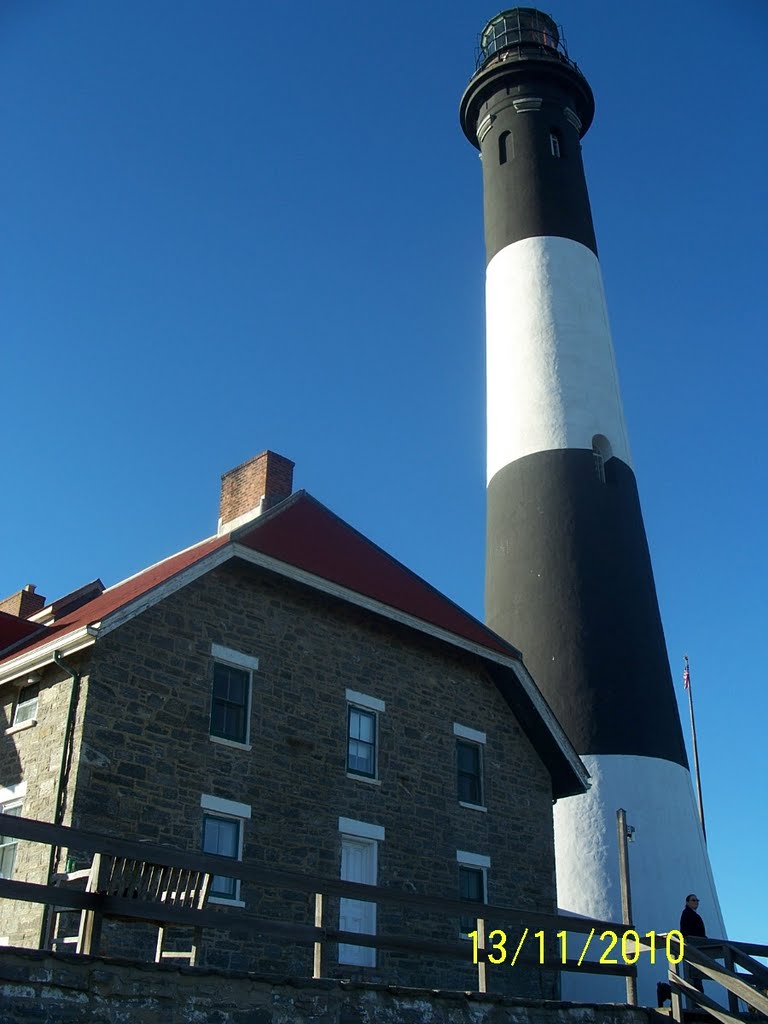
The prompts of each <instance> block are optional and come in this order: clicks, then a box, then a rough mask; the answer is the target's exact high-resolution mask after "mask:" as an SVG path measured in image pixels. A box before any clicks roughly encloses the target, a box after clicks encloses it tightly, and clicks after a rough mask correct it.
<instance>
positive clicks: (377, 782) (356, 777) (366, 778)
mask: <svg viewBox="0 0 768 1024" xmlns="http://www.w3.org/2000/svg"><path fill="white" fill-rule="evenodd" d="M347 778H348V779H354V780H355V782H367V783H368V785H369V786H380V785H381V779H371V778H369V776H367V775H357V774H356V773H355V772H350V771H348V772H347Z"/></svg>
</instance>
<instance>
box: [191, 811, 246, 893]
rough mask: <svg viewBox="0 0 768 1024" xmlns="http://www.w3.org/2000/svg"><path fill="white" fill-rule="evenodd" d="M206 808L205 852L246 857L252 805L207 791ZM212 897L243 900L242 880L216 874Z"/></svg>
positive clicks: (204, 821) (239, 857)
mask: <svg viewBox="0 0 768 1024" xmlns="http://www.w3.org/2000/svg"><path fill="white" fill-rule="evenodd" d="M200 805H201V807H202V808H203V853H215V854H217V855H218V856H219V857H231V858H232V860H242V859H243V831H244V826H245V822H246V820H247V819H249V818H250V816H251V808H250V805H249V804H241V803H237V802H236V801H235V800H222V799H221V797H215V796H209V795H207V794H203V796H202V797H201V798H200ZM210 898H211V899H212V900H213V901H214V902H216V901H217V900H225V901H227V902H231V903H234V902H237V903H239V902H240V881H239V879H237V878H228V877H227V876H226V875H214V876H213V878H212V880H211V890H210Z"/></svg>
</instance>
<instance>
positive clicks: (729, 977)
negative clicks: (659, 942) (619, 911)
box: [669, 937, 768, 1024]
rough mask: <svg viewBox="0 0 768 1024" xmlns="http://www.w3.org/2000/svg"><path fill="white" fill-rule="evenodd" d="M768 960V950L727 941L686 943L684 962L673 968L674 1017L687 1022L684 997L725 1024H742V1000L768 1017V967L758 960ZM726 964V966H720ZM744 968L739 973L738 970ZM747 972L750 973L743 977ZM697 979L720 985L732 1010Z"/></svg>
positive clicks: (752, 944)
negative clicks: (684, 1014) (761, 958)
mask: <svg viewBox="0 0 768 1024" xmlns="http://www.w3.org/2000/svg"><path fill="white" fill-rule="evenodd" d="M756 956H760V957H768V946H763V945H759V944H757V943H751V942H731V941H727V940H725V939H710V938H702V939H698V938H692V937H689V938H687V939H686V940H685V949H684V951H683V957H682V960H681V962H680V963H679V964H678V965H677V966H674V967H670V971H669V984H670V986H671V988H672V1016H673V1017H674V1019H675V1020H676V1021H678V1022H681V1021H682V1020H683V997H684V996H685V997H686V998H687V999H688V1000H689V1002H690V1003H691V1004H692V1005H693V1006H694V1007H697V1008H699V1009H701V1010H706V1011H707V1012H708V1013H710V1014H711V1015H712V1016H713V1017H715V1018H716V1019H717V1020H719V1021H722V1022H723V1024H742V1021H743V1018H742V1017H740V1016H739V1013H740V1008H739V1000H740V999H741V1000H743V1001H744V1002H745V1003H746V1004H747V1006H748V1007H749V1008H750V1010H751V1011H753V1012H754V1013H756V1014H758V1015H762V1016H764V1017H768V995H766V991H768V967H765V966H764V965H763V964H761V963H760V962H759V961H757V960H755V959H754V957H756ZM719 960H722V961H723V963H722V964H720V963H718V961H719ZM737 967H740V968H742V971H739V972H737V971H736V968H737ZM743 972H746V973H743ZM694 979H697V980H698V979H700V980H701V981H706V980H710V981H716V982H717V983H718V984H719V985H722V986H723V988H724V989H725V990H726V992H727V993H728V1007H727V1008H726V1007H724V1006H721V1005H720V1003H718V1002H717V1001H716V1000H714V999H713V998H712V997H711V996H710V995H707V994H706V993H704V992H702V991H701V990H700V989H699V988H697V987H696V985H695V984H694Z"/></svg>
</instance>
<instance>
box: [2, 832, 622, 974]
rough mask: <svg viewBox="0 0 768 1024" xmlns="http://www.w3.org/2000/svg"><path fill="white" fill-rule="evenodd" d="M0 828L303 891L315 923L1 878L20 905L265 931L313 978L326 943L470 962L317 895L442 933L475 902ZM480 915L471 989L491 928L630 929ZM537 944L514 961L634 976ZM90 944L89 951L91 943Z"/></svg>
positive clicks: (502, 911) (109, 841) (483, 968)
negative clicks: (410, 917)
mask: <svg viewBox="0 0 768 1024" xmlns="http://www.w3.org/2000/svg"><path fill="white" fill-rule="evenodd" d="M0 827H1V828H2V833H3V835H6V836H11V837H14V838H17V839H20V840H27V841H30V842H36V843H43V844H47V845H49V846H53V847H57V848H59V849H67V850H76V851H78V852H83V853H91V854H100V855H101V856H102V858H104V857H119V858H129V859H133V860H136V861H139V862H149V863H153V864H156V865H163V866H166V867H168V868H173V869H181V870H183V871H193V872H206V873H209V874H211V875H221V876H225V877H227V878H236V879H239V880H241V881H243V882H248V883H252V884H255V885H258V886H260V887H262V888H268V889H275V888H276V889H280V890H287V891H293V892H306V893H310V894H314V896H315V901H314V923H313V924H306V925H304V924H296V923H292V922H285V921H276V920H273V919H265V918H261V917H258V916H256V915H254V914H251V913H248V912H246V911H245V910H243V909H240V908H229V907H224V906H221V907H219V908H217V909H215V910H214V909H209V908H205V909H202V910H195V909H189V908H181V907H175V906H170V905H168V904H165V903H160V902H147V901H146V900H139V899H133V898H127V897H126V896H116V895H107V894H105V893H103V892H82V891H76V890H71V889H62V888H59V887H57V886H53V885H42V884H39V883H34V882H22V881H17V880H9V879H0V899H11V900H22V901H25V902H28V903H39V904H43V905H45V906H47V907H57V908H68V909H71V910H74V911H81V912H83V911H86V912H88V913H89V914H94V915H98V916H99V917H101V918H104V919H109V918H122V919H131V920H135V921H151V922H153V923H156V924H163V925H166V926H168V925H180V926H188V927H192V928H215V929H217V930H225V931H226V930H229V929H231V930H232V931H236V932H237V934H238V937H239V936H241V935H242V936H246V935H247V936H248V939H249V940H250V939H251V938H252V937H255V936H273V937H275V938H278V939H281V940H282V941H283V942H290V943H298V944H306V945H311V946H312V947H313V952H314V957H313V976H314V977H320V976H321V975H322V969H323V964H322V960H323V948H324V945H325V944H326V943H328V942H334V943H335V942H338V943H344V944H348V945H353V946H366V947H373V948H375V949H379V950H389V951H396V952H399V953H412V954H421V955H425V956H426V955H430V956H438V957H443V958H446V959H455V960H460V961H463V962H464V963H468V962H469V963H470V964H471V963H472V962H473V952H474V950H475V943H472V942H467V941H466V940H460V939H458V938H457V939H456V940H455V941H450V940H445V941H441V940H435V939H429V938H416V937H414V936H413V935H412V934H401V935H391V934H383V935H382V934H378V935H367V934H363V933H359V932H348V931H341V930H340V929H338V928H333V927H330V926H329V925H328V923H327V922H326V921H325V919H324V917H325V914H324V901H325V899H326V898H327V897H341V898H346V899H353V900H361V901H364V902H367V903H376V904H380V903H382V904H394V905H397V906H400V907H402V908H405V909H406V910H411V911H412V912H413V913H414V914H416V915H425V914H429V915H430V916H433V915H434V916H435V917H442V918H445V919H447V920H446V928H445V932H446V934H449V935H450V934H455V933H456V928H457V919H458V918H459V917H475V915H476V914H477V912H478V904H477V903H472V902H468V901H466V900H456V899H444V898H442V897H435V896H429V895H421V894H419V893H412V892H404V891H401V890H396V889H390V888H382V887H381V886H373V885H363V884H360V883H357V882H345V881H340V880H339V879H330V878H322V877H318V876H316V875H307V874H299V873H297V872H291V871H280V870H275V869H271V868H261V867H253V866H251V865H249V864H246V863H243V862H241V861H235V860H232V859H230V858H228V857H220V856H216V855H213V854H202V853H195V852H192V851H188V850H175V849H172V848H170V847H167V846H156V845H151V844H149V843H144V842H136V841H131V840H124V839H120V838H115V837H112V836H106V835H101V834H98V833H94V832H86V831H82V830H80V829H73V828H70V827H68V826H64V825H51V824H49V823H47V822H42V821H36V820H34V819H31V818H23V817H14V816H10V815H7V816H3V818H2V823H1V825H0ZM482 915H483V916H482V918H481V919H477V928H478V932H479V936H480V937H479V939H478V942H477V944H476V947H477V977H478V981H477V988H478V991H481V992H484V991H486V990H487V988H488V975H489V974H491V973H492V972H491V971H488V970H487V964H488V963H489V962H490V963H492V962H493V961H492V960H491V961H489V955H490V956H491V957H492V958H493V956H494V948H493V946H492V945H491V944H490V943H488V942H487V941H483V938H482V936H483V935H489V933H490V932H491V931H492V930H493V929H494V928H499V929H503V930H504V931H505V932H506V933H507V935H508V936H509V937H510V939H509V941H510V943H511V941H512V937H513V936H514V938H515V939H516V940H517V939H518V938H519V936H521V935H523V933H524V931H525V929H528V932H527V933H526V934H530V936H531V937H533V936H534V934H535V933H537V932H541V933H543V934H544V935H545V936H546V937H547V948H548V949H550V948H551V945H550V942H549V940H552V941H554V938H555V936H556V935H557V933H558V932H567V933H576V934H579V935H590V936H591V935H594V934H600V933H602V932H604V931H610V932H613V933H615V934H616V935H617V936H619V939H621V936H623V935H624V933H625V932H628V931H631V927H630V926H628V925H624V924H618V923H616V922H613V921H598V920H592V919H588V918H581V917H564V916H559V915H556V914H538V913H531V912H529V911H524V910H519V909H515V908H512V907H503V906H496V905H491V904H483V905H482ZM633 934H634V933H633ZM582 945H583V943H581V942H579V946H582ZM538 948H539V947H538V946H537V945H536V944H535V943H534V942H531V943H529V946H528V948H527V949H524V950H523V949H521V950H520V951H519V956H518V958H517V960H516V963H517V964H519V965H520V966H521V967H524V966H525V967H529V968H532V967H540V968H541V969H543V970H551V971H576V970H578V972H579V973H581V974H583V973H585V972H592V973H599V974H611V975H618V976H621V977H624V978H627V979H634V978H636V977H637V968H636V967H634V966H626V965H623V964H604V963H603V964H600V963H597V962H594V961H589V960H586V959H583V960H582V959H575V958H567V959H566V960H565V962H564V963H563V962H562V959H561V957H560V956H559V955H557V956H555V955H552V956H551V958H547V959H546V960H545V962H544V964H541V962H540V961H541V956H540V955H539V953H538V952H537V950H538ZM91 951H92V952H94V953H97V952H98V949H94V950H91ZM345 966H346V965H345ZM508 969H509V968H508V967H507V970H508ZM425 984H426V982H425Z"/></svg>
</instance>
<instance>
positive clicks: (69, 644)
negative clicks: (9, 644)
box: [0, 622, 100, 685]
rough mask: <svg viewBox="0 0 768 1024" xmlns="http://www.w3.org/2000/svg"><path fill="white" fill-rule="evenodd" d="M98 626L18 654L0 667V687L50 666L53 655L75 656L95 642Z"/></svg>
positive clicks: (87, 627)
mask: <svg viewBox="0 0 768 1024" xmlns="http://www.w3.org/2000/svg"><path fill="white" fill-rule="evenodd" d="M99 626H100V623H98V622H97V623H95V624H94V625H91V626H83V627H82V628H81V629H78V630H75V632H73V633H69V634H68V635H67V636H65V637H59V638H58V639H57V640H51V641H50V642H49V643H47V644H43V645H42V646H40V647H35V648H34V649H33V650H31V651H27V652H25V653H23V654H20V655H19V656H18V657H17V658H14V659H13V660H12V661H9V662H8V663H7V664H5V665H3V666H2V667H0V685H2V684H3V683H8V682H10V681H11V680H13V679H18V677H19V676H23V675H25V674H26V673H28V672H34V671H36V670H37V669H41V668H43V667H44V666H45V665H48V664H50V662H52V661H56V658H55V655H56V654H57V653H58V654H59V655H65V654H75V653H77V651H81V650H83V648H84V647H90V646H91V644H94V643H95V642H96V639H97V637H98V635H99ZM57 664H58V662H57Z"/></svg>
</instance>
